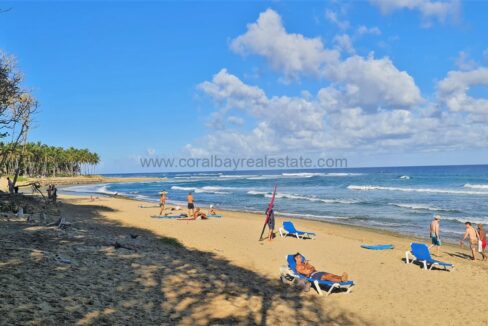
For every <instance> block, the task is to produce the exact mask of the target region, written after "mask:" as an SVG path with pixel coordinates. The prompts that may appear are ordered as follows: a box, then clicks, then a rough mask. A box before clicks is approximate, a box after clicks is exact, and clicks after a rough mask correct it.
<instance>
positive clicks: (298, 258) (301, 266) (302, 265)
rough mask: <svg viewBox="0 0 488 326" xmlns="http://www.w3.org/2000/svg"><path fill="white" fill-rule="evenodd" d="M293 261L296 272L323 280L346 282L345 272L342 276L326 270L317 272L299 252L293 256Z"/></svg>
mask: <svg viewBox="0 0 488 326" xmlns="http://www.w3.org/2000/svg"><path fill="white" fill-rule="evenodd" d="M294 258H295V263H296V264H297V267H296V270H297V272H298V273H300V274H302V275H303V276H306V277H310V278H313V279H316V280H324V281H331V282H336V283H340V282H347V280H348V275H347V273H345V272H344V273H342V276H339V275H334V274H331V273H327V272H319V271H317V270H316V269H315V267H314V266H312V265H311V264H310V263H309V262H308V260H307V261H303V260H304V259H303V256H302V255H300V254H296V255H295V256H294Z"/></svg>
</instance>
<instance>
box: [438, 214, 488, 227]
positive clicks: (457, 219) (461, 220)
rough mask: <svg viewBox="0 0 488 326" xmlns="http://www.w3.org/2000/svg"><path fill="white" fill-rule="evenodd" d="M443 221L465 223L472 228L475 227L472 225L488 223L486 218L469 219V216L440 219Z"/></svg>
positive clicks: (487, 217)
mask: <svg viewBox="0 0 488 326" xmlns="http://www.w3.org/2000/svg"><path fill="white" fill-rule="evenodd" d="M441 219H443V220H449V221H454V222H459V223H463V224H464V223H466V222H471V223H472V224H473V226H474V227H475V225H474V224H487V223H488V216H481V217H479V216H478V217H470V216H461V217H444V216H443V217H441Z"/></svg>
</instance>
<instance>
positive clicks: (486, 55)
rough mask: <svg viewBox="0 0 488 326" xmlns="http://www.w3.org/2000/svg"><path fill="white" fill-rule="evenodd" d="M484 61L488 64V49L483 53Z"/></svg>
mask: <svg viewBox="0 0 488 326" xmlns="http://www.w3.org/2000/svg"><path fill="white" fill-rule="evenodd" d="M483 59H484V60H485V63H488V48H487V49H485V51H483Z"/></svg>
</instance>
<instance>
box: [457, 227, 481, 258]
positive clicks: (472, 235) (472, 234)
mask: <svg viewBox="0 0 488 326" xmlns="http://www.w3.org/2000/svg"><path fill="white" fill-rule="evenodd" d="M464 225H466V232H465V233H464V237H463V240H461V247H462V246H463V243H464V240H466V239H467V238H468V237H469V247H470V248H471V255H472V257H471V259H472V260H476V257H475V252H476V249H477V248H478V237H479V236H478V232H476V230H475V229H474V228H473V227H472V226H471V222H466V223H464Z"/></svg>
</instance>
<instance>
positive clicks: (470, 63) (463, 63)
mask: <svg viewBox="0 0 488 326" xmlns="http://www.w3.org/2000/svg"><path fill="white" fill-rule="evenodd" d="M455 63H456V66H457V67H458V68H459V69H460V70H463V71H466V70H473V69H474V68H476V66H477V65H478V64H477V63H476V61H474V60H472V59H470V58H469V54H468V53H467V52H465V51H461V52H459V54H458V57H457V58H456V61H455Z"/></svg>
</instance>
